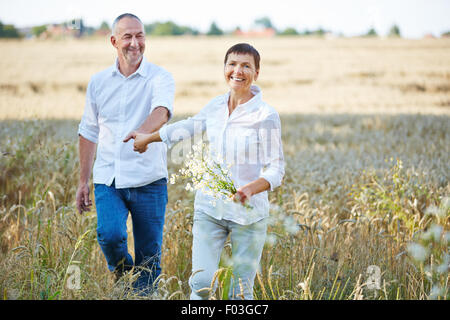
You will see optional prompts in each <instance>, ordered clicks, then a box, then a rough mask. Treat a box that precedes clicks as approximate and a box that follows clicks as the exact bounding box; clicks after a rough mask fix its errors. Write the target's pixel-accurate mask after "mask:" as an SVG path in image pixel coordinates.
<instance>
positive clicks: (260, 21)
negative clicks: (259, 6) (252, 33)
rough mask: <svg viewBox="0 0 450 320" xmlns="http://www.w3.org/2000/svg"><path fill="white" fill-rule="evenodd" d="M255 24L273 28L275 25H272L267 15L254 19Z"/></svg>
mask: <svg viewBox="0 0 450 320" xmlns="http://www.w3.org/2000/svg"><path fill="white" fill-rule="evenodd" d="M255 24H256V25H261V26H263V27H264V28H272V29H275V27H274V26H273V24H272V21H270V18H269V17H262V18H259V19H256V20H255Z"/></svg>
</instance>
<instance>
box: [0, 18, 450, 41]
mask: <svg viewBox="0 0 450 320" xmlns="http://www.w3.org/2000/svg"><path fill="white" fill-rule="evenodd" d="M74 21H77V24H76V25H77V26H78V31H79V32H78V33H77V36H90V35H93V34H95V33H96V32H97V31H100V32H103V34H106V33H109V32H110V31H111V30H110V26H109V24H108V23H107V22H106V21H104V22H102V23H101V24H100V26H99V27H98V28H94V27H88V26H85V25H84V23H83V20H82V19H77V20H73V21H72V22H64V23H62V24H61V25H62V26H67V25H72V26H73V25H74V23H73V22H74ZM254 25H255V27H259V28H270V29H273V30H274V31H275V34H276V35H280V36H324V35H325V34H327V33H331V31H329V30H325V29H323V28H321V27H319V28H318V29H315V30H309V29H305V30H303V31H299V30H297V29H296V28H294V27H287V28H285V29H283V30H279V29H278V28H276V27H275V26H274V25H273V24H272V21H271V20H270V18H269V17H262V18H258V19H256V20H255V21H254ZM47 28H48V27H47V25H39V26H34V27H32V28H31V29H28V30H27V31H26V34H25V33H24V32H21V30H19V29H17V28H16V27H15V26H14V25H12V24H3V23H2V22H1V21H0V38H21V37H24V36H27V37H30V36H34V37H40V36H41V34H43V33H44V32H46V31H47ZM144 28H145V32H146V33H147V34H149V35H155V36H179V35H193V36H196V35H200V34H202V33H201V32H200V31H199V30H197V29H195V28H191V27H188V26H181V25H178V24H176V23H175V22H172V21H166V22H154V23H150V24H144ZM238 30H240V28H239V27H236V28H235V29H234V30H231V31H230V30H228V31H225V30H223V29H221V28H220V27H219V26H218V25H217V24H216V22H214V21H213V22H212V23H211V25H210V27H209V29H208V31H207V32H206V33H204V34H206V35H208V36H221V35H226V34H233V33H234V32H235V31H238ZM387 35H388V36H391V37H401V32H400V28H399V27H398V26H397V25H393V26H392V27H391V28H390V30H389V33H388V34H387ZM449 35H450V31H449V32H444V33H442V35H441V36H449ZM361 36H364V37H377V36H378V33H377V32H376V30H375V29H374V28H370V29H369V30H368V31H367V33H365V34H361Z"/></svg>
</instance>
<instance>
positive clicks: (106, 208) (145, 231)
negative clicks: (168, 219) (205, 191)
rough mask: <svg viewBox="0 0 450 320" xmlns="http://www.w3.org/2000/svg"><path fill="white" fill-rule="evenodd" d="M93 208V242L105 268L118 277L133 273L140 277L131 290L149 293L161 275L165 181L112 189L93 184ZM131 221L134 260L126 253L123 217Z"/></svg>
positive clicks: (125, 232)
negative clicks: (94, 222)
mask: <svg viewBox="0 0 450 320" xmlns="http://www.w3.org/2000/svg"><path fill="white" fill-rule="evenodd" d="M94 187H95V191H94V193H95V205H96V208H97V240H98V243H99V244H100V247H101V249H102V251H103V254H104V255H105V258H106V262H107V263H108V269H109V270H110V271H112V272H115V273H116V274H117V275H118V276H120V275H122V274H123V272H125V271H128V270H131V269H132V268H133V266H134V267H135V270H136V271H138V272H140V276H139V277H138V279H137V280H136V281H135V282H134V284H133V287H134V288H135V289H136V290H137V291H139V292H141V293H144V294H146V293H150V292H151V291H153V289H154V288H155V287H156V283H155V280H156V278H157V277H158V276H159V274H160V273H161V267H160V261H161V244H162V240H163V226H164V216H165V211H166V204H167V179H166V178H163V179H160V180H157V181H155V182H153V183H151V184H148V185H145V186H142V187H138V188H124V189H116V188H115V185H114V182H113V183H112V184H111V186H109V187H108V186H107V185H104V184H94ZM128 212H130V213H131V218H132V222H133V236H134V252H135V261H134V263H133V258H132V257H131V255H130V254H129V253H128V246H127V218H128Z"/></svg>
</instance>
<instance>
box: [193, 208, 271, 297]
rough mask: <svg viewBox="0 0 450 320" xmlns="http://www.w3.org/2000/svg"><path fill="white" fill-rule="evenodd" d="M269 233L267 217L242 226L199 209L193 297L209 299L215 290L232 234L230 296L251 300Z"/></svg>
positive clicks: (194, 227)
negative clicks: (228, 238)
mask: <svg viewBox="0 0 450 320" xmlns="http://www.w3.org/2000/svg"><path fill="white" fill-rule="evenodd" d="M266 232H267V218H265V219H262V220H260V221H258V222H256V223H253V224H250V225H240V224H237V223H235V222H232V221H229V220H217V219H214V218H213V217H211V216H209V215H207V214H205V213H203V212H201V211H197V210H196V211H195V214H194V225H193V229H192V233H193V244H192V275H191V277H190V279H189V285H190V287H191V296H190V298H191V299H192V300H201V299H208V298H209V297H210V296H211V295H212V294H213V293H214V291H215V289H216V287H217V281H215V283H214V284H212V283H211V282H212V280H213V278H214V274H215V272H216V271H217V270H218V267H219V261H220V257H221V254H222V250H223V248H224V245H225V241H226V239H227V237H228V235H229V234H230V240H231V252H232V253H231V254H232V257H231V267H232V270H233V276H232V283H231V285H230V292H229V298H230V299H240V298H244V299H246V300H252V299H253V283H254V280H255V276H256V272H257V271H258V269H259V262H260V260H261V254H262V250H263V247H264V242H265V239H266ZM207 288H212V290H208V289H207ZM241 288H242V291H243V292H241Z"/></svg>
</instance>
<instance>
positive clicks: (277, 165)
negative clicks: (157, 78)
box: [159, 85, 284, 225]
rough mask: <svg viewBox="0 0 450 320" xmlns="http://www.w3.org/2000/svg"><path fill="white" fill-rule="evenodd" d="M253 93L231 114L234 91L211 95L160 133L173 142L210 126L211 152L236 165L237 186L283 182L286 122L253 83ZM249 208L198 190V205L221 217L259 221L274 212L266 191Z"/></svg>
mask: <svg viewBox="0 0 450 320" xmlns="http://www.w3.org/2000/svg"><path fill="white" fill-rule="evenodd" d="M251 90H252V93H253V94H254V96H253V97H252V98H251V99H250V100H249V101H247V102H246V103H244V104H241V105H238V106H237V107H236V108H235V110H234V111H233V112H232V113H231V115H229V110H228V99H229V96H230V93H229V92H228V93H226V94H224V95H221V96H218V97H216V98H214V99H212V100H211V101H210V102H209V103H208V104H207V105H206V106H205V107H204V108H203V109H202V110H201V111H200V112H199V113H198V114H196V115H195V116H193V117H190V118H188V119H185V120H181V121H178V122H175V123H173V124H168V125H165V126H163V127H162V128H161V129H160V131H159V134H160V136H161V139H162V141H163V142H164V143H166V144H167V145H168V146H169V147H171V146H172V145H173V144H174V143H176V142H178V141H180V140H183V139H186V138H189V137H192V136H194V135H196V134H198V133H202V132H203V131H205V130H206V137H207V140H208V142H209V147H210V154H211V157H212V158H213V159H216V158H218V157H219V158H221V159H223V164H226V165H231V167H230V169H229V171H230V173H231V177H232V179H233V180H234V182H235V185H236V187H237V188H239V187H241V186H244V185H246V184H248V183H250V182H252V181H254V180H257V179H258V178H264V179H265V180H267V181H268V182H269V184H270V190H273V189H274V188H276V187H278V186H279V185H280V184H281V181H282V179H283V176H284V157H283V148H282V143H281V123H280V117H279V115H278V113H277V111H276V110H275V109H274V108H273V107H271V106H269V105H268V104H267V103H265V102H264V101H262V93H261V90H260V89H259V87H257V86H255V85H253V86H252V87H251ZM249 204H250V205H251V206H252V207H253V209H247V208H245V207H244V206H242V205H241V204H239V203H235V202H230V201H215V199H214V198H213V197H212V196H210V195H207V194H205V193H204V192H202V191H201V190H198V191H197V192H196V196H195V203H194V206H195V209H196V210H200V211H203V212H204V213H206V214H208V215H210V216H212V217H213V218H215V219H218V220H222V219H225V220H230V221H233V222H236V223H239V224H242V225H248V224H251V223H254V222H257V221H259V220H261V219H263V218H265V217H267V216H268V215H269V200H268V195H267V191H264V192H261V193H258V194H255V195H253V196H252V197H251V198H250V203H249Z"/></svg>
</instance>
